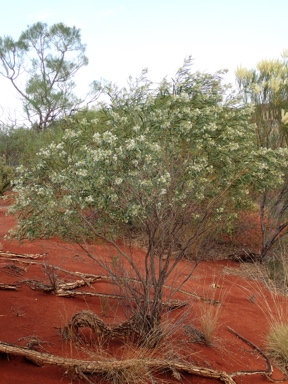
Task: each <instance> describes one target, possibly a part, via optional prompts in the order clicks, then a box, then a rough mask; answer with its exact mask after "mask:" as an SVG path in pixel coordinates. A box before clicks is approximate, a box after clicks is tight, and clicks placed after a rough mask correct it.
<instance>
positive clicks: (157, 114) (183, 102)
mask: <svg viewBox="0 0 288 384" xmlns="http://www.w3.org/2000/svg"><path fill="white" fill-rule="evenodd" d="M177 76H178V77H177V78H176V80H175V81H174V82H171V83H168V82H167V81H166V80H164V81H163V82H162V83H161V84H160V86H159V88H158V89H155V90H153V91H152V90H151V89H152V87H151V83H150V82H149V81H148V80H146V79H145V77H143V78H142V79H141V81H140V80H138V81H136V83H132V82H131V84H130V87H129V88H128V89H122V90H121V92H119V90H118V89H113V88H111V87H109V88H107V93H108V94H109V95H110V97H111V105H107V106H106V107H102V111H101V113H100V112H99V116H100V118H99V119H94V120H91V122H88V121H87V120H84V121H82V123H81V124H79V123H78V124H75V125H76V126H74V127H73V129H69V128H68V129H66V131H65V135H64V137H63V141H62V142H61V143H58V144H57V145H56V144H53V143H52V144H51V145H50V146H49V147H48V148H46V149H45V150H42V151H41V152H40V153H39V156H38V161H37V165H36V166H35V167H34V168H33V169H31V170H29V171H27V170H21V172H20V174H19V178H18V182H17V187H16V189H17V191H18V192H19V199H18V201H17V204H16V206H15V211H18V210H19V211H20V212H21V214H20V222H19V224H20V227H19V228H21V229H19V232H18V234H19V235H20V237H25V236H28V237H30V238H35V237H41V236H53V235H55V234H61V235H63V236H67V237H69V238H72V239H75V238H77V237H78V235H80V236H82V235H83V232H81V231H79V228H80V227H83V228H85V231H87V230H88V228H89V225H87V223H86V225H84V224H85V219H84V218H83V212H85V210H89V211H90V210H91V209H95V212H96V213H97V214H96V213H95V217H97V219H95V220H94V221H93V223H92V226H93V229H94V230H96V231H100V232H101V233H103V231H108V233H118V231H119V228H120V227H121V226H123V224H125V223H126V224H127V223H130V224H131V223H133V224H137V225H138V226H139V225H140V226H141V227H143V229H144V230H145V228H147V225H148V226H153V227H155V228H158V227H159V226H160V222H162V220H163V219H164V217H166V219H167V223H166V224H165V225H167V226H168V225H169V222H170V221H171V218H170V219H169V220H168V218H169V216H170V215H172V216H173V217H174V215H177V216H178V218H181V220H182V219H183V218H184V217H185V222H187V224H188V223H189V225H190V224H193V225H195V224H196V223H197V225H200V224H201V223H202V222H203V220H204V219H205V220H206V218H207V217H209V218H212V217H213V218H214V219H215V220H218V219H219V217H225V214H226V213H227V208H228V207H229V209H230V207H231V205H232V206H235V205H237V204H239V203H240V202H241V201H245V200H247V192H248V191H246V190H245V188H243V185H244V184H245V183H247V181H248V174H249V172H250V174H251V172H252V171H251V169H250V163H251V154H252V152H251V150H252V149H253V147H251V143H253V128H251V126H250V125H249V123H248V117H249V110H247V109H245V108H239V107H238V103H239V100H238V99H237V98H235V97H233V95H231V97H229V98H227V99H225V98H224V95H225V92H226V91H227V89H226V88H223V87H222V86H221V78H220V74H217V75H215V76H213V75H208V74H201V73H195V74H194V73H191V72H190V68H189V63H185V66H184V68H182V69H181V70H180V71H179V72H178V74H177ZM71 123H72V122H71ZM20 196H21V197H20ZM32 196H33V197H32ZM44 206H45V209H44ZM47 207H49V208H47ZM28 212H29V214H28ZM79 212H81V214H79ZM63 213H65V214H63ZM230 213H231V210H230V211H229V214H230ZM84 216H85V215H84ZM51 217H53V223H52V222H51ZM187 217H188V219H187ZM40 218H41V219H40ZM83 220H84V221H83ZM48 222H49V225H47V223H48ZM71 222H73V223H74V227H75V228H77V230H75V231H73V233H72V229H71V225H70V223H71ZM36 223H37V224H36ZM76 223H78V225H76ZM90 224H91V222H90ZM90 229H91V228H90ZM166 229H167V228H166ZM203 230H204V229H203ZM175 241H176V240H175Z"/></svg>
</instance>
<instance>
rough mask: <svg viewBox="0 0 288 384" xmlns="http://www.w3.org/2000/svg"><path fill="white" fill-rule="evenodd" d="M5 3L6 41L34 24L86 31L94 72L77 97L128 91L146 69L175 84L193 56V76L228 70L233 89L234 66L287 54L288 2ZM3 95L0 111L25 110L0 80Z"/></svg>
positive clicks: (1, 23)
mask: <svg viewBox="0 0 288 384" xmlns="http://www.w3.org/2000/svg"><path fill="white" fill-rule="evenodd" d="M0 2H1V13H0V36H2V37H3V36H4V35H10V36H12V37H13V38H15V39H18V37H19V36H20V34H21V32H22V31H24V30H25V29H26V28H27V26H28V25H29V26H31V25H32V24H34V23H36V22H37V21H41V22H45V23H47V24H48V25H52V24H54V23H58V22H63V23H65V24H66V25H68V26H71V27H72V26H74V25H75V26H76V27H77V28H80V29H81V34H82V42H83V43H85V44H86V45H87V50H86V55H87V56H88V58H89V65H88V67H85V68H84V69H82V70H80V72H79V74H78V76H77V78H76V82H77V84H78V87H79V88H78V91H79V96H80V93H85V92H86V91H88V86H89V84H90V83H91V82H92V81H93V80H99V79H101V78H104V79H106V80H110V81H113V82H116V83H118V84H119V85H124V84H125V82H126V80H127V78H128V77H129V75H132V76H138V75H139V74H140V72H141V70H142V69H143V68H148V70H149V73H150V78H151V79H152V80H154V81H160V80H161V79H162V78H163V77H165V76H168V77H173V75H174V74H175V72H176V71H177V69H178V68H179V67H180V66H181V65H182V63H183V60H184V58H185V57H187V56H189V55H191V56H192V57H193V58H194V62H195V65H194V66H195V70H196V69H197V70H201V71H205V72H215V71H216V70H219V69H224V68H227V69H228V70H229V75H228V77H227V79H228V80H229V81H230V82H232V83H233V82H234V71H235V69H236V68H237V66H239V65H243V66H245V67H248V68H253V67H255V65H256V63H257V62H258V61H260V60H262V59H269V58H278V57H280V55H281V53H282V51H283V50H284V49H285V48H288V0H273V1H272V0H81V1H80V0H46V1H40V0H25V1H23V0H14V1H7V0H5V1H3V0H0ZM2 3H3V4H2ZM0 89H1V92H0V106H2V107H4V108H5V109H7V108H10V110H11V111H13V110H14V109H15V108H17V109H18V110H19V109H21V105H19V104H17V94H16V93H15V92H14V91H13V88H12V86H11V85H10V83H9V82H8V80H6V79H3V78H0ZM2 118H3V117H2ZM0 120H1V116H0Z"/></svg>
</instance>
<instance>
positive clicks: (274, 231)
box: [236, 52, 288, 260]
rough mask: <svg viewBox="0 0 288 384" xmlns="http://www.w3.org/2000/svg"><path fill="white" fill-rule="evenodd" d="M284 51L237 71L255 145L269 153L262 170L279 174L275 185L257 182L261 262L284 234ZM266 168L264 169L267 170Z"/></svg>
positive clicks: (287, 220)
mask: <svg viewBox="0 0 288 384" xmlns="http://www.w3.org/2000/svg"><path fill="white" fill-rule="evenodd" d="M287 54H288V52H286V55H285V52H284V54H283V56H282V59H278V60H262V61H260V62H259V63H258V64H257V66H256V68H255V69H250V70H249V69H246V68H242V67H240V68H238V69H237V71H236V77H237V82H238V85H239V89H240V90H241V92H242V94H243V95H244V97H245V100H246V102H247V103H249V104H251V105H252V106H253V112H252V115H251V119H252V121H253V123H254V126H255V132H256V146H257V147H258V148H259V149H262V150H263V151H264V152H266V153H267V152H269V153H271V152H273V153H274V156H275V161H274V163H270V165H269V167H268V165H267V163H266V165H265V164H264V163H265V161H264V163H263V165H262V168H263V169H264V168H266V172H270V175H271V179H273V174H274V173H275V172H276V173H278V174H279V175H282V176H281V178H280V179H279V182H278V183H276V184H275V183H274V182H271V181H269V178H268V179H267V178H266V179H265V180H266V182H267V183H265V182H264V183H263V181H264V180H262V181H261V183H260V184H261V188H260V189H261V191H262V193H261V198H260V221H261V232H262V249H261V255H260V258H261V260H263V259H264V258H265V257H266V255H267V253H268V252H269V251H270V250H271V248H272V246H273V245H274V244H275V243H276V242H277V241H278V240H279V239H281V238H282V237H283V236H284V235H286V234H287V233H288V173H287V150H288V149H287V148H288V59H287V58H288V56H287ZM267 167H268V168H267Z"/></svg>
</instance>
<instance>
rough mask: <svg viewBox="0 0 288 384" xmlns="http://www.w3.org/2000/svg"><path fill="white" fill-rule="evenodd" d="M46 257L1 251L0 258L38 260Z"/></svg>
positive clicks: (36, 254)
mask: <svg viewBox="0 0 288 384" xmlns="http://www.w3.org/2000/svg"><path fill="white" fill-rule="evenodd" d="M43 256H45V253H35V254H31V253H15V252H9V251H0V257H5V258H9V259H11V257H16V258H21V259H38V258H39V257H43Z"/></svg>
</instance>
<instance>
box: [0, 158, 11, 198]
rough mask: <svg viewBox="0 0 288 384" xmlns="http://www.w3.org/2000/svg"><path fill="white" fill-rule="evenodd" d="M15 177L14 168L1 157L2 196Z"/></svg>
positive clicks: (0, 187) (0, 178) (0, 184)
mask: <svg viewBox="0 0 288 384" xmlns="http://www.w3.org/2000/svg"><path fill="white" fill-rule="evenodd" d="M13 178H14V170H13V168H12V167H9V166H8V165H6V162H5V159H4V158H0V196H1V195H3V193H4V192H6V191H7V190H9V189H10V188H11V186H12V180H13Z"/></svg>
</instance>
